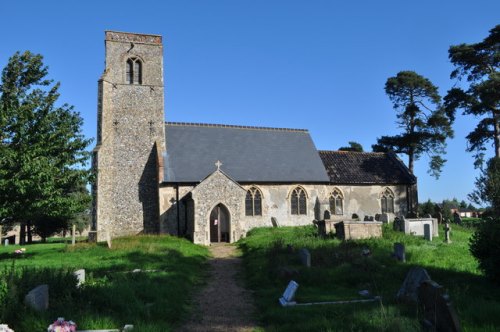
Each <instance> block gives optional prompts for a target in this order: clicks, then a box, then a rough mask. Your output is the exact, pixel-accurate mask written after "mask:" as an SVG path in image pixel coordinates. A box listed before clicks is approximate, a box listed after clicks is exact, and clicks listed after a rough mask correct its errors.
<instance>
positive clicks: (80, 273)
mask: <svg viewBox="0 0 500 332" xmlns="http://www.w3.org/2000/svg"><path fill="white" fill-rule="evenodd" d="M73 274H74V275H75V277H76V281H77V283H76V287H80V286H81V285H82V284H84V283H85V269H79V270H76V271H75V272H73Z"/></svg>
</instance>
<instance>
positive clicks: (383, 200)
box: [380, 188, 394, 213]
mask: <svg viewBox="0 0 500 332" xmlns="http://www.w3.org/2000/svg"><path fill="white" fill-rule="evenodd" d="M380 204H381V206H382V213H394V193H393V192H392V191H391V189H389V188H385V189H384V191H383V192H382V195H381V196H380Z"/></svg>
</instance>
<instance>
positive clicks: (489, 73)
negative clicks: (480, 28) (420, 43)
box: [444, 25, 500, 167]
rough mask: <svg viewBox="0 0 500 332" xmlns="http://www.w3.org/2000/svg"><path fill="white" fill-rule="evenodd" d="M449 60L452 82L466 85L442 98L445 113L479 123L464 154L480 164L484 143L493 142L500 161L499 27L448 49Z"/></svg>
mask: <svg viewBox="0 0 500 332" xmlns="http://www.w3.org/2000/svg"><path fill="white" fill-rule="evenodd" d="M448 53H449V59H450V61H451V63H452V64H453V65H454V66H455V69H454V70H453V71H452V73H451V78H452V79H458V80H461V79H463V78H466V80H467V82H469V86H468V88H467V89H466V90H464V89H462V88H460V87H454V88H452V89H450V90H449V91H448V93H447V95H446V96H445V98H444V105H445V108H446V112H447V113H448V114H453V116H454V113H455V112H456V110H457V109H461V110H463V114H472V115H474V116H476V117H480V118H481V120H480V121H479V123H478V124H477V126H476V128H475V129H474V130H473V131H472V132H471V133H469V135H467V141H468V146H467V151H468V152H474V157H475V160H476V161H475V165H476V167H479V166H481V165H482V164H483V158H484V151H485V150H486V147H485V145H486V143H488V142H490V141H493V145H494V149H495V157H497V158H500V73H499V71H498V70H499V65H500V25H497V26H495V27H494V28H493V29H491V30H490V35H489V36H488V37H486V38H485V39H484V40H483V41H482V42H480V43H476V44H460V45H455V46H451V47H450V49H449V51H448Z"/></svg>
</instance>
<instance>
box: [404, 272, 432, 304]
mask: <svg viewBox="0 0 500 332" xmlns="http://www.w3.org/2000/svg"><path fill="white" fill-rule="evenodd" d="M426 280H431V277H430V276H429V274H428V273H427V271H426V270H425V269H424V268H422V267H418V266H417V267H414V268H412V269H411V270H410V271H409V272H408V274H407V275H406V278H405V280H404V281H403V284H402V285H401V288H400V289H399V291H398V293H397V294H396V298H397V299H398V300H399V301H413V302H417V300H418V293H417V292H418V287H419V286H420V284H421V283H422V282H424V281H426Z"/></svg>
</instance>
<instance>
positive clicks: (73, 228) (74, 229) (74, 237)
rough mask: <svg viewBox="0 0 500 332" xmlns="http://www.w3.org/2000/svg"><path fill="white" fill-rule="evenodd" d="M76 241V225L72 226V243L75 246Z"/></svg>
mask: <svg viewBox="0 0 500 332" xmlns="http://www.w3.org/2000/svg"><path fill="white" fill-rule="evenodd" d="M75 243H76V225H73V227H72V228H71V245H72V246H74V245H75Z"/></svg>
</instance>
